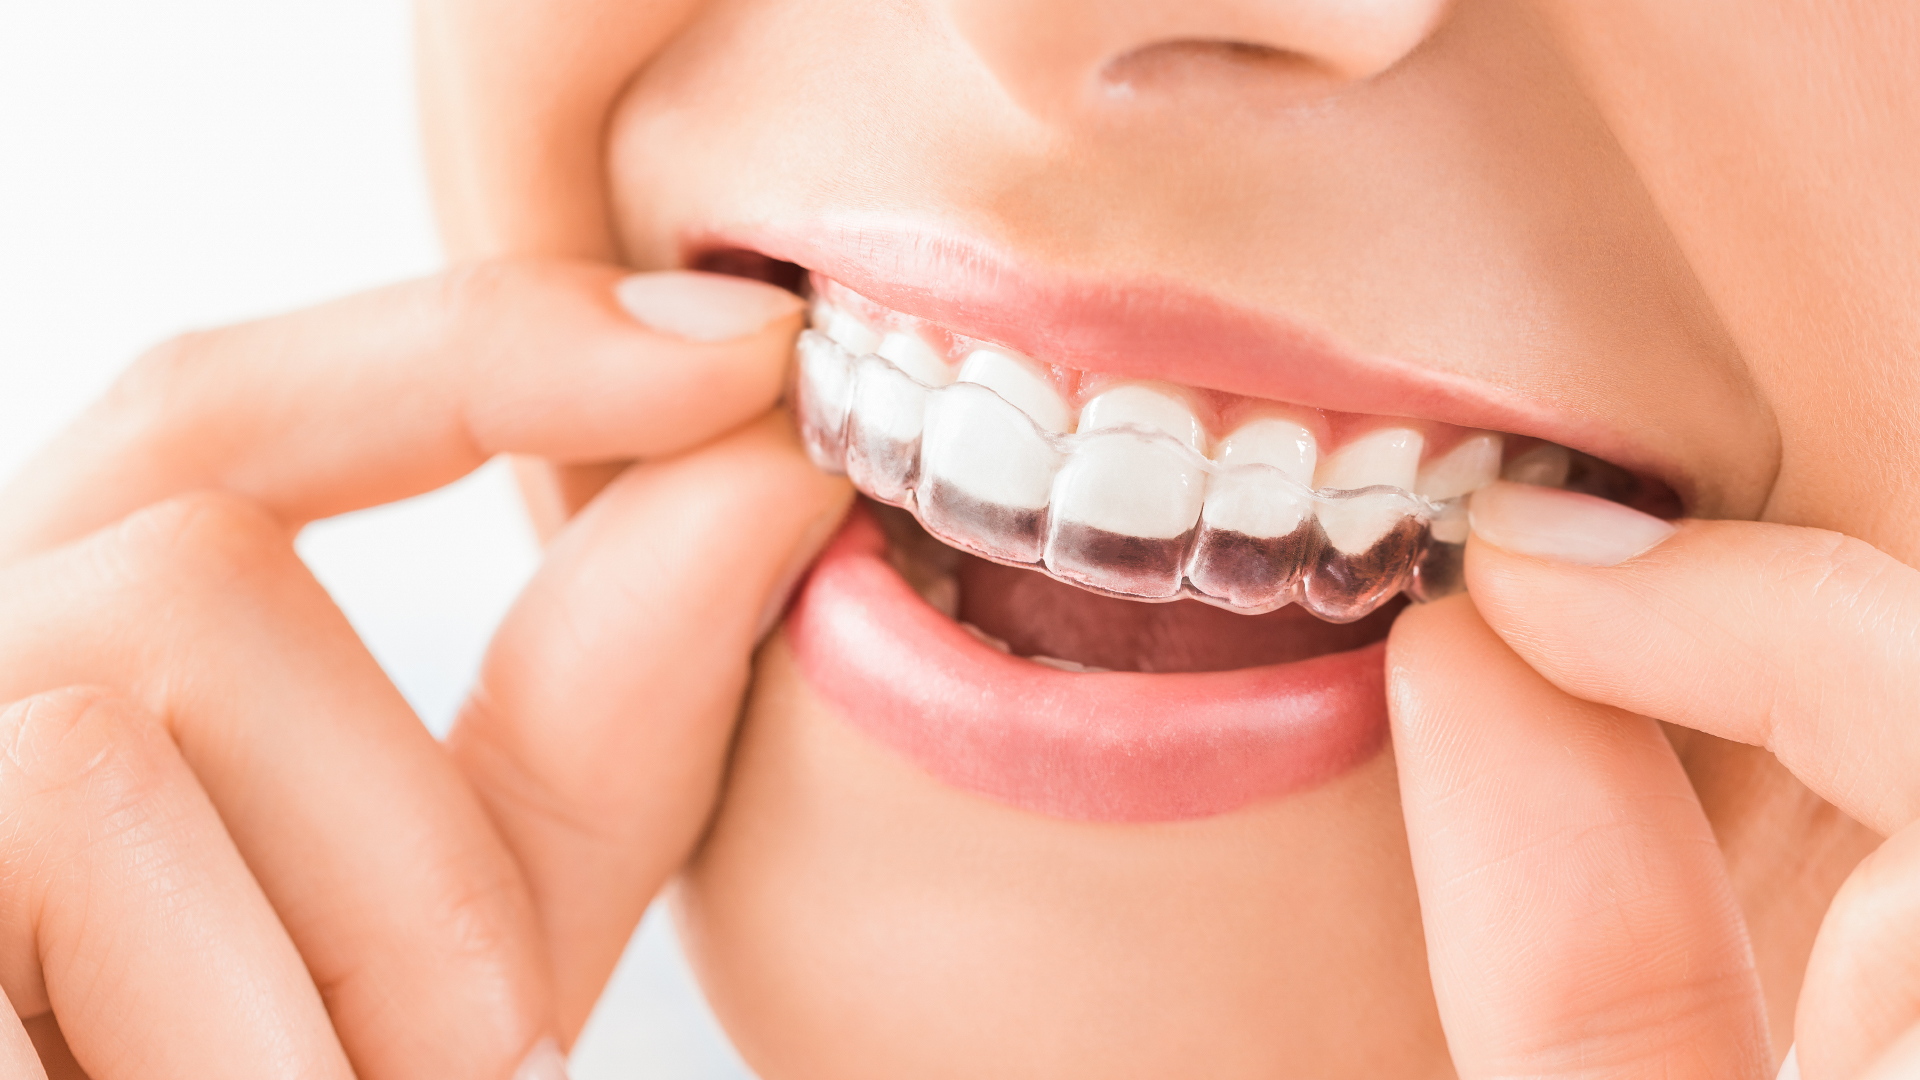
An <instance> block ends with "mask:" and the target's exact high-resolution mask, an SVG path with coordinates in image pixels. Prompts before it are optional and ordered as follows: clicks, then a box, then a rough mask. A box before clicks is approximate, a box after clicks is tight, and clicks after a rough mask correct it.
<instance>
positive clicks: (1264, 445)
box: [1213, 416, 1320, 487]
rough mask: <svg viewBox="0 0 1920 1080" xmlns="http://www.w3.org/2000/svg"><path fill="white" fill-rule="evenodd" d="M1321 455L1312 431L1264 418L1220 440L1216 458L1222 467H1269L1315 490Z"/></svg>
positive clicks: (1290, 421)
mask: <svg viewBox="0 0 1920 1080" xmlns="http://www.w3.org/2000/svg"><path fill="white" fill-rule="evenodd" d="M1319 452H1320V450H1319V444H1318V443H1317V442H1316V441H1315V439H1314V437H1313V432H1311V431H1308V430H1307V429H1306V428H1305V427H1303V426H1301V425H1300V424H1298V423H1295V422H1294V421H1292V420H1286V419H1282V418H1280V417H1275V416H1263V417H1261V418H1260V419H1258V420H1250V421H1248V422H1246V423H1244V424H1242V425H1240V426H1239V427H1237V428H1235V429H1234V430H1233V434H1231V435H1228V436H1227V437H1226V438H1224V439H1222V440H1220V449H1219V450H1218V451H1217V452H1215V454H1214V455H1213V457H1214V460H1215V461H1218V462H1219V463H1220V464H1222V465H1250V464H1251V465H1269V466H1272V467H1273V468H1276V469H1279V470H1280V471H1281V472H1282V473H1284V474H1286V476H1287V478H1288V479H1289V480H1292V481H1293V482H1294V483H1296V484H1299V485H1300V486H1301V487H1312V486H1313V466H1314V463H1315V461H1316V460H1317V459H1318V457H1319Z"/></svg>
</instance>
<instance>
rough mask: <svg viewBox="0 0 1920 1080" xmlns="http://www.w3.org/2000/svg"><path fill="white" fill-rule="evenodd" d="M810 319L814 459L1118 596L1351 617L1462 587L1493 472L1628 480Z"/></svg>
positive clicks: (933, 595) (918, 513)
mask: <svg viewBox="0 0 1920 1080" xmlns="http://www.w3.org/2000/svg"><path fill="white" fill-rule="evenodd" d="M830 287H831V286H830ZM827 295H829V296H832V295H834V294H833V293H832V292H828V293H827ZM855 310H862V311H864V310H867V309H866V308H865V307H859V306H856V308H855ZM813 315H814V320H815V321H814V325H815V327H816V329H814V330H809V331H806V332H804V333H802V334H801V336H800V343H799V346H798V349H797V356H798V361H799V363H798V366H797V372H796V381H795V383H794V386H793V391H794V397H793V402H794V408H795V412H796V415H797V417H798V419H799V421H800V432H801V435H802V438H803V440H804V442H805V443H806V446H807V449H808V452H809V454H810V455H811V456H812V457H813V459H814V460H815V461H816V462H818V463H819V464H820V465H821V466H822V467H823V468H828V469H833V470H841V471H845V472H846V473H847V474H848V475H849V476H850V477H851V478H852V479H853V482H854V484H855V486H857V487H858V488H859V489H860V490H861V491H863V492H865V493H866V494H867V495H869V496H871V497H872V498H874V499H875V500H877V501H879V502H883V503H891V504H893V505H895V506H900V507H904V508H905V510H906V511H908V512H911V514H912V516H913V517H915V518H918V519H919V521H920V524H921V525H922V526H924V529H925V531H921V530H920V529H913V530H912V535H914V536H917V537H919V541H920V543H921V544H922V545H924V546H926V547H928V548H930V549H932V550H935V551H939V552H945V553H947V554H948V555H949V556H952V557H953V558H957V557H958V556H957V555H954V553H953V549H955V548H957V549H960V550H961V551H971V552H973V553H974V554H977V555H981V556H984V557H986V558H989V559H993V560H996V561H999V562H1004V563H1010V564H1015V565H1021V566H1029V567H1035V568H1042V569H1044V570H1045V571H1046V572H1047V573H1049V574H1050V575H1051V576H1053V577H1055V578H1057V579H1059V580H1062V581H1068V582H1072V583H1074V584H1077V585H1081V586H1084V587H1087V588H1091V589H1094V590H1095V591H1099V592H1105V593H1109V594H1112V595H1118V596H1125V597H1132V598H1135V599H1142V600H1170V599H1175V598H1178V597H1182V596H1190V597H1197V598H1199V599H1202V600H1206V601H1208V602H1210V603H1215V604H1218V605H1220V606H1222V607H1226V608H1229V609H1231V610H1236V611H1242V612H1248V613H1258V612H1263V611H1271V610H1273V609H1274V608H1276V607H1279V606H1281V605H1283V604H1287V603H1290V602H1298V603H1300V604H1302V605H1303V606H1305V607H1306V608H1307V609H1308V610H1310V611H1312V612H1313V613H1315V614H1317V615H1319V616H1320V617H1322V618H1325V619H1328V620H1331V621H1336V622H1344V621H1348V620H1351V619H1356V618H1359V617H1361V616H1362V615H1365V614H1366V613H1368V612H1370V611H1372V610H1374V609H1375V608H1376V607H1378V606H1379V605H1380V604H1381V603H1384V602H1385V601H1386V600H1387V599H1389V598H1390V597H1392V596H1393V595H1394V594H1395V593H1396V592H1399V591H1401V590H1402V589H1403V588H1404V590H1405V591H1406V592H1407V593H1408V595H1410V596H1412V597H1414V598H1415V599H1421V600H1426V599H1434V598H1437V597H1439V596H1444V595H1446V594H1448V593H1450V592H1454V591H1458V589H1459V588H1460V587H1461V584H1462V582H1461V570H1462V567H1463V559H1462V556H1463V553H1464V545H1465V541H1466V537H1467V526H1466V513H1465V506H1466V499H1465V496H1466V495H1468V494H1470V493H1472V492H1473V491H1475V490H1478V489H1479V488H1481V487H1483V486H1485V485H1486V484H1487V483H1490V482H1491V481H1492V480H1493V479H1495V478H1496V477H1497V476H1504V477H1505V478H1506V479H1509V480H1516V481H1519V482H1522V483H1534V484H1548V485H1555V486H1566V485H1568V484H1569V483H1570V482H1578V483H1590V484H1601V485H1603V486H1604V485H1607V484H1611V485H1612V487H1611V488H1608V489H1607V490H1612V489H1613V488H1620V489H1622V490H1633V489H1634V484H1633V482H1632V481H1631V478H1630V477H1629V478H1628V479H1627V480H1626V481H1620V480H1617V479H1615V478H1614V474H1619V475H1620V476H1625V475H1626V474H1624V473H1623V472H1621V470H1617V469H1613V470H1612V471H1611V472H1608V471H1607V470H1609V469H1611V468H1612V467H1611V466H1607V465H1606V464H1605V463H1604V462H1597V461H1595V460H1593V459H1588V458H1585V457H1581V458H1578V459H1577V460H1576V459H1575V458H1573V457H1572V456H1571V454H1570V452H1569V451H1568V450H1567V449H1566V448H1564V447H1559V446H1554V445H1551V444H1546V443H1539V444H1531V445H1529V446H1528V448H1527V449H1526V451H1525V452H1524V453H1521V454H1518V455H1517V456H1515V457H1514V459H1513V460H1512V461H1509V462H1507V463H1506V466H1505V468H1504V469H1503V468H1502V467H1501V459H1502V456H1503V450H1504V442H1505V438H1506V437H1504V436H1502V435H1500V434H1498V433H1495V432H1461V431H1459V430H1458V429H1442V430H1443V431H1444V434H1442V435H1439V436H1436V441H1439V443H1440V445H1442V446H1446V447H1447V449H1446V450H1445V452H1443V453H1437V454H1434V455H1433V456H1432V457H1431V458H1429V459H1428V460H1426V461H1425V462H1424V464H1423V463H1422V457H1423V453H1424V449H1425V442H1426V439H1425V436H1424V434H1423V433H1422V431H1421V430H1418V429H1415V428H1413V427H1409V426H1404V425H1403V426H1383V427H1378V428H1374V429H1372V430H1368V431H1365V432H1364V433H1363V434H1361V435H1359V436H1357V437H1354V438H1350V439H1347V440H1346V441H1345V442H1344V443H1343V444H1341V445H1339V446H1337V447H1335V448H1334V449H1332V450H1331V451H1329V452H1327V453H1326V454H1324V455H1323V454H1321V453H1320V440H1319V439H1318V438H1317V437H1316V435H1315V431H1316V430H1317V427H1318V425H1320V424H1321V423H1322V422H1323V421H1322V420H1321V419H1320V418H1319V417H1318V414H1313V413H1309V412H1305V411H1296V410H1293V407H1291V406H1285V405H1281V404H1278V403H1257V402H1231V401H1230V402H1227V403H1226V404H1225V405H1224V407H1225V408H1227V409H1229V410H1231V411H1232V412H1233V413H1234V415H1239V416H1242V417H1246V416H1247V415H1248V413H1247V412H1246V410H1247V409H1249V408H1251V409H1257V410H1258V412H1257V413H1255V414H1254V415H1252V416H1251V417H1250V418H1248V419H1244V420H1243V421H1242V422H1241V423H1239V425H1238V426H1237V427H1235V428H1234V429H1232V430H1231V431H1229V432H1228V433H1227V434H1225V435H1224V436H1222V437H1219V438H1215V437H1214V435H1213V432H1211V431H1210V430H1209V429H1208V427H1207V424H1206V423H1205V422H1204V421H1203V420H1202V418H1201V415H1199V414H1198V412H1197V410H1196V406H1195V404H1194V402H1195V401H1197V400H1199V398H1198V397H1197V393H1198V392H1196V391H1191V390H1188V389H1186V388H1183V387H1178V386H1172V385H1169V384H1165V383H1153V382H1137V381H1121V380H1114V379H1111V378H1109V377H1106V376H1088V375H1086V374H1081V375H1079V376H1078V377H1077V378H1078V382H1077V385H1078V386H1079V387H1080V388H1081V389H1080V391H1079V393H1078V395H1077V396H1076V398H1075V399H1074V401H1077V402H1079V403H1080V405H1079V408H1078V409H1077V411H1076V409H1075V408H1074V403H1073V401H1069V399H1068V398H1067V397H1065V396H1063V395H1062V393H1061V392H1060V391H1059V390H1058V389H1056V386H1057V385H1059V384H1057V383H1056V380H1055V378H1054V375H1055V373H1054V372H1052V371H1050V370H1049V369H1047V368H1046V367H1044V366H1043V365H1041V364H1039V363H1036V362H1035V361H1033V360H1031V359H1029V358H1027V357H1025V356H1021V355H1020V354H1018V353H1015V352H1013V351H1011V350H1009V349H1006V348H1003V347H1001V346H997V345H985V344H977V343H972V342H969V341H968V340H967V339H965V338H958V337H954V338H951V340H954V341H956V342H959V343H961V344H963V345H971V346H972V348H971V351H968V352H966V355H965V358H964V360H963V361H962V362H961V363H959V364H958V365H955V364H951V363H949V362H948V360H947V358H946V357H947V351H946V350H947V346H946V344H945V342H946V341H948V340H950V339H949V337H947V336H943V335H944V332H942V333H940V334H936V333H933V332H932V330H933V329H935V328H930V327H928V326H926V324H922V323H919V322H917V321H915V320H912V319H910V318H908V317H906V316H903V315H879V316H872V319H873V325H870V324H869V323H868V322H867V321H865V320H863V319H862V318H860V317H856V316H855V315H853V314H852V313H851V312H850V311H849V310H847V309H843V308H840V307H837V306H835V305H833V304H829V303H826V302H825V301H824V300H820V301H816V302H815V306H814V311H813ZM875 325H877V326H879V327H881V329H875ZM956 351H958V350H956ZM956 368H957V370H956ZM1063 378H1064V379H1065V382H1064V385H1068V386H1073V385H1076V382H1075V377H1074V376H1073V374H1072V373H1067V374H1066V375H1065V376H1063ZM1090 383H1091V384H1092V385H1091V386H1090V385H1089V384H1090ZM1089 395H1090V396H1089ZM1209 412H1210V409H1209ZM1595 477H1598V478H1599V479H1598V480H1596V479H1594V478H1595ZM1570 478H1578V479H1577V480H1570ZM888 512H889V513H892V514H894V515H896V517H897V519H898V520H899V521H901V522H905V521H906V520H907V517H906V513H905V512H902V511H888ZM916 550H917V549H916ZM916 565H917V564H916ZM943 565H946V566H947V570H946V572H945V577H944V578H942V579H940V580H938V581H931V582H930V583H922V584H925V585H926V586H927V587H926V588H923V589H921V591H922V594H923V595H924V596H926V597H927V599H928V602H929V603H934V604H935V605H936V606H938V607H939V608H940V609H941V610H943V611H947V612H949V613H950V614H951V613H952V611H953V610H954V609H955V608H956V607H957V599H958V596H957V591H956V589H957V586H956V584H955V581H954V579H953V578H952V575H951V569H952V567H951V564H950V563H949V564H943ZM916 587H917V588H918V587H919V586H916ZM1029 659H1032V660H1033V661H1034V662H1036V663H1041V664H1052V665H1054V666H1061V667H1063V669H1065V670H1079V668H1078V667H1077V666H1072V665H1067V664H1066V663H1065V662H1056V661H1053V660H1051V659H1049V658H1047V657H1030V658H1029Z"/></svg>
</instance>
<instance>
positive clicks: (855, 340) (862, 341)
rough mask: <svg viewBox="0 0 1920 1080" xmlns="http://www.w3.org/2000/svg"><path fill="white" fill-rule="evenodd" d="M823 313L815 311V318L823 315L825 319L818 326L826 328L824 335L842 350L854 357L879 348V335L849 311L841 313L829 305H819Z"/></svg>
mask: <svg viewBox="0 0 1920 1080" xmlns="http://www.w3.org/2000/svg"><path fill="white" fill-rule="evenodd" d="M821 306H822V307H823V308H824V309H825V310H824V312H821V311H816V312H815V317H816V318H818V317H819V316H820V315H821V314H825V316H826V319H825V320H824V322H823V323H821V324H819V325H824V326H825V327H826V335H827V336H828V337H830V338H832V339H833V340H834V341H835V342H836V343H838V344H839V345H840V346H841V347H842V348H844V349H846V350H847V351H848V352H850V353H852V354H853V355H855V356H865V355H867V354H868V353H870V352H872V351H873V350H875V349H877V348H879V347H880V335H879V333H877V332H876V331H875V330H874V329H873V328H872V327H870V326H868V325H867V324H866V323H863V322H861V321H860V319H859V317H858V316H856V315H854V314H853V313H852V312H850V311H842V310H840V309H839V308H836V307H832V306H831V305H821Z"/></svg>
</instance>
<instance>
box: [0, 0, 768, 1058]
mask: <svg viewBox="0 0 1920 1080" xmlns="http://www.w3.org/2000/svg"><path fill="white" fill-rule="evenodd" d="M409 62H410V61H409V43H408V11H407V4H406V3H405V2H404V0H333V2H331V3H325V4H308V3H292V2H289V0H279V2H265V0H174V2H167V0H49V2H39V0H8V2H7V3H4V4H0V475H8V474H11V473H12V472H13V471H14V469H16V468H17V467H18V466H19V465H20V464H21V462H23V461H24V460H25V459H26V457H27V455H28V454H30V453H31V452H32V449H33V448H34V447H35V446H36V445H38V444H39V443H41V442H43V441H44V440H45V439H46V438H48V437H49V436H50V435H52V434H53V433H54V432H55V431H56V430H57V429H58V428H59V427H60V426H61V425H62V424H64V423H65V422H66V421H67V419H68V418H70V417H71V416H72V415H73V414H74V413H75V412H76V411H77V410H78V409H80V408H81V407H82V406H83V405H84V404H85V403H86V401H88V400H89V399H90V398H92V397H93V396H94V395H95V394H97V393H98V392H99V391H100V390H101V388H103V387H104V386H105V385H106V384H107V382H108V381H109V380H110V379H111V378H112V377H113V375H114V373H115V372H116V371H117V370H118V369H119V368H120V367H121V366H122V365H123V364H124V363H125V362H126V361H127V360H128V359H129V358H130V357H132V356H133V355H135V354H136V353H137V352H138V351H139V350H140V349H141V348H142V347H143V346H144V345H146V344H149V343H152V342H154V341H157V340H159V339H162V338H165V337H167V336H168V335H170V334H173V333H176V332H178V331H180V330H183V329H187V328H191V327H195V326H205V325H212V324H218V323H222V322H230V321H233V320H236V319H240V318H245V317H250V316H254V315H261V314H267V313H271V312H274V311H279V310H284V309H286V308H290V307H298V306H302V305H305V304H308V303H312V302H315V301H318V300H321V299H325V298H327V297H330V296H334V295H338V294H340V293H344V292H351V291H355V290H358V289H361V288H364V287H367V286H369V285H372V284H376V283H379V282H381V281H384V280H388V279H392V278H399V277H406V276H411V275H416V274H421V273H426V272H429V271H431V270H432V269H433V268H434V267H435V265H436V264H437V262H438V261H439V252H438V249H437V246H436V243H435V240H434V236H433V231H432V225H431V221H430V219H429V211H428V207H427V202H426V196H425V192H424V185H423V180H422V177H421V174H420V168H419V164H418V161H417V160H416V150H415V139H416V132H415V125H414V115H413V102H412V87H411V84H410V73H409ZM300 550H301V553H302V554H303V555H304V556H305V557H306V558H307V561H308V562H309V563H310V564H311V565H312V566H313V568H314V570H315V572H316V574H318V576H319V577H320V579H321V581H323V582H324V583H325V584H326V586H327V587H328V589H329V590H330V591H332V593H333V594H334V596H335V597H336V599H338V600H339V602H340V604H341V606H342V607H343V608H344V609H345V610H346V612H347V615H348V617H349V618H350V619H352V620H353V623H354V625H355V626H356V627H358V628H359V630H360V631H361V633H362V635H363V636H364V637H365V638H366V640H367V642H368V644H369V646H370V647H371V648H372V650H373V653H374V655H375V656H376V657H378V658H379V659H380V662H381V663H382V664H383V665H385V667H386V668H387V670H388V672H389V673H390V674H391V675H392V676H393V678H394V681H395V682H396V684H398V686H399V687H400V689H401V691H402V692H403V693H405V694H406V696H407V698H408V700H410V701H412V702H413V703H414V706H415V708H416V709H417V710H418V711H419V712H420V714H421V716H422V718H423V719H424V720H425V721H426V722H427V724H428V725H429V726H431V727H433V728H435V729H436V730H444V727H445V725H446V724H447V722H448V721H449V720H450V719H451V717H452V713H453V710H454V709H455V707H456V706H457V705H458V702H459V699H460V695H461V693H462V690H463V688H464V687H465V685H466V683H467V681H468V680H469V679H470V678H471V675H472V673H473V671H474V670H475V668H476V665H477V662H478V659H479V655H480V650H481V648H482V646H483V644H484V642H485V640H486V638H487V636H488V634H489V633H490V631H491V628H492V626H493V625H494V623H495V622H496V621H497V620H498V619H499V617H500V614H501V613H502V612H503V611H504V610H505V608H506V605H507V604H508V602H509V601H510V600H511V598H512V595H513V593H514V592H515V590H516V589H517V588H518V587H519V584H520V582H522V581H523V580H525V578H526V575H527V574H528V573H529V572H530V571H531V569H532V566H533V564H534V562H535V560H536V558H537V551H536V548H535V545H534V541H533V539H532V536H531V534H530V533H529V532H528V530H527V528H526V526H525V523H524V522H523V520H522V519H521V517H520V515H519V512H518V507H517V505H516V503H515V501H514V496H513V493H512V491H511V488H510V486H509V483H508V481H507V478H506V476H505V474H504V472H503V471H502V470H501V468H500V467H499V466H498V465H497V464H496V465H493V466H489V467H488V468H486V469H484V470H482V471H481V472H480V473H477V474H475V475H474V476H473V477H470V478H469V479H467V480H465V481H462V482H461V483H460V484H457V485H455V486H453V487H451V488H448V489H446V490H444V491H441V492H438V493H435V494H433V495H429V496H426V497H424V498H420V499H415V500H412V501H410V502H408V503H403V504H400V505H397V506H393V507H387V508H382V509H379V510H374V511H369V512H366V513H361V514H355V515H352V516H350V517H347V518H342V519H338V520H335V521H330V522H323V523H321V524H319V525H316V526H314V527H313V528H311V529H309V530H308V531H307V533H306V534H305V535H304V536H302V538H301V542H300ZM573 1071H574V1076H575V1078H576V1080H613V1078H616V1077H620V1078H640V1077H645V1078H660V1080H666V1078H673V1080H685V1078H694V1077H699V1078H713V1080H739V1078H743V1077H746V1076H747V1073H746V1070H745V1069H744V1068H743V1067H742V1066H740V1065H739V1063H738V1061H737V1059H735V1057H734V1056H733V1054H732V1052H731V1051H730V1050H729V1049H728V1048H727V1046H726V1045H725V1041H724V1037H723V1036H722V1035H721V1034H720V1032H719V1029H718V1027H717V1025H715V1023H714V1022H713V1020H712V1018H711V1016H710V1015H709V1014H708V1013H707V1012H706V1009H705V1006H704V1004H703V1003H702V1002H701V1001H700V999H699V994H698V991H697V990H696V989H695V988H694V986H693V984H692V981H691V979H690V978H689V976H688V974H687V972H686V970H685V965H684V963H683V962H682V960H681V958H680V955H679V952H678V950H677V947H676V946H675V944H674V942H673V940H672V934H671V930H670V928H669V927H668V926H667V924H666V921H665V920H664V919H663V918H661V917H660V913H659V912H655V913H654V914H653V915H650V916H649V917H648V921H647V923H646V925H645V926H643V928H642V931H641V933H640V934H639V935H638V936H637V937H636V938H635V941H634V944H633V946H632V947H631V948H630V949H629V950H628V954H627V957H626V959H625V960H624V961H623V962H622V965H621V969H620V971H619V972H618V973H617V974H616V976H615V979H614V983H613V986H612V987H611V988H610V989H609V991H608V993H607V995H606V997H605V998H604V999H603V1000H602V1002H601V1005H600V1008H599V1010H598V1011H597V1012H596V1013H595V1014H594V1019H593V1021H592V1023H591V1024H590V1025H589V1027H588V1029H587V1032H586V1034H585V1035H584V1036H583V1038H582V1039H581V1042H580V1045H579V1046H578V1047H577V1048H576V1050H575V1053H574V1059H573Z"/></svg>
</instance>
